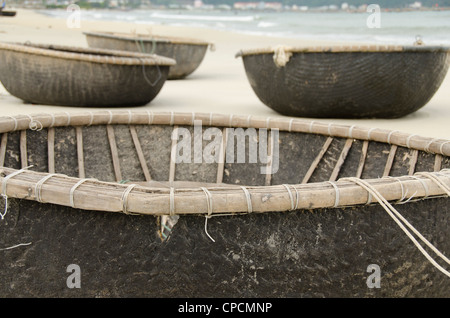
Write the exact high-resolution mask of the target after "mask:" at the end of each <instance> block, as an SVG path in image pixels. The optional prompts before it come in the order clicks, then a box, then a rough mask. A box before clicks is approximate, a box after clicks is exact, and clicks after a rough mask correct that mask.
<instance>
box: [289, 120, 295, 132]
mask: <svg viewBox="0 0 450 318" xmlns="http://www.w3.org/2000/svg"><path fill="white" fill-rule="evenodd" d="M293 121H294V118H291V120H289V128H288V131H289V132H291V130H292V122H293Z"/></svg>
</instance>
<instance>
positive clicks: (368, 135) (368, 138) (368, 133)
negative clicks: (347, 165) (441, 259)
mask: <svg viewBox="0 0 450 318" xmlns="http://www.w3.org/2000/svg"><path fill="white" fill-rule="evenodd" d="M375 129H377V128H370V129H369V131H368V132H367V140H371V139H370V135H371V134H372V131H374V130H375Z"/></svg>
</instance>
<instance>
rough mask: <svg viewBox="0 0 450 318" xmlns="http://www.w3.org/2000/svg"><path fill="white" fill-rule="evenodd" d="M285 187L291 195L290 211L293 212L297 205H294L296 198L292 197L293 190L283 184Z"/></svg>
mask: <svg viewBox="0 0 450 318" xmlns="http://www.w3.org/2000/svg"><path fill="white" fill-rule="evenodd" d="M283 187H285V188H286V190H287V191H288V193H289V199H290V200H291V210H290V211H292V210H294V209H295V205H294V197H293V195H292V192H291V189H289V186H288V185H287V184H283Z"/></svg>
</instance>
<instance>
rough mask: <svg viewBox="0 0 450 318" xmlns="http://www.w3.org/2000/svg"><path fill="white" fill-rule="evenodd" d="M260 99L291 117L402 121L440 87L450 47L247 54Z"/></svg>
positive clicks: (247, 65) (258, 51)
mask: <svg viewBox="0 0 450 318" xmlns="http://www.w3.org/2000/svg"><path fill="white" fill-rule="evenodd" d="M236 56H237V57H242V59H243V63H244V68H245V71H246V74H247V77H248V80H249V82H250V84H251V87H252V88H253V90H254V92H255V93H256V95H257V96H258V98H259V99H260V100H261V101H262V102H263V103H264V104H265V105H267V106H268V107H270V108H272V109H273V110H275V111H277V112H279V113H281V114H284V115H288V116H297V117H310V118H325V117H328V118H398V117H402V116H405V115H408V114H410V113H412V112H415V111H416V110H418V109H420V108H421V107H423V106H424V105H426V104H427V103H428V101H429V100H430V99H431V98H432V97H433V95H434V94H435V93H436V91H437V90H438V88H439V87H440V85H441V83H442V81H443V80H444V77H445V76H446V74H447V71H448V66H449V64H450V49H449V48H447V47H433V46H426V45H415V46H349V47H311V48H307V47H303V48H302V47H298V48H295V47H284V46H278V47H274V48H267V49H251V50H243V51H241V52H239V53H238V54H236Z"/></svg>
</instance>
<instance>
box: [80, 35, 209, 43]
mask: <svg viewBox="0 0 450 318" xmlns="http://www.w3.org/2000/svg"><path fill="white" fill-rule="evenodd" d="M83 34H84V35H89V36H96V37H104V38H111V39H120V40H127V41H132V42H138V43H140V42H157V43H158V42H160V43H172V44H188V45H200V46H205V45H206V46H208V45H212V43H209V42H206V41H202V40H199V39H192V38H181V37H174V36H162V35H153V34H143V33H121V32H103V31H91V32H83Z"/></svg>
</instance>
